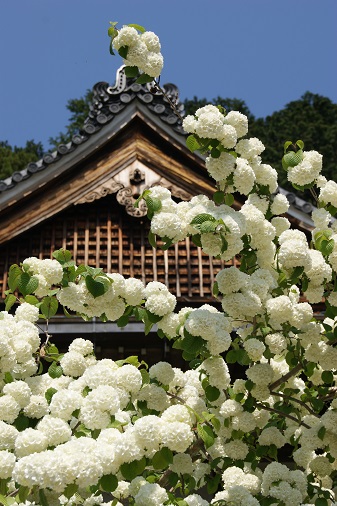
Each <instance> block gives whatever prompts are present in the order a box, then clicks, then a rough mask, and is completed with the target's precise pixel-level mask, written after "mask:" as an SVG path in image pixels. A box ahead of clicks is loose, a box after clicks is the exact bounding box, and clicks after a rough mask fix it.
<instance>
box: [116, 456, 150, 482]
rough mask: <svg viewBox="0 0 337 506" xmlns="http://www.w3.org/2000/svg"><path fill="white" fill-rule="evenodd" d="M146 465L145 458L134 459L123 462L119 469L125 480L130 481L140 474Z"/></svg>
mask: <svg viewBox="0 0 337 506" xmlns="http://www.w3.org/2000/svg"><path fill="white" fill-rule="evenodd" d="M145 467H146V458H145V457H143V458H142V459H141V460H134V461H133V462H128V463H127V462H125V463H124V464H122V465H121V467H120V471H121V473H122V475H123V477H124V478H125V479H126V480H127V481H132V480H133V479H134V478H136V476H140V475H141V474H142V473H143V471H144V469H145Z"/></svg>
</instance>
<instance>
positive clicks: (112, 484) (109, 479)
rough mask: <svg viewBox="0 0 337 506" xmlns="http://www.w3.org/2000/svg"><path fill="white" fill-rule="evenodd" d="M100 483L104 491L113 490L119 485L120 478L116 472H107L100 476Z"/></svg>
mask: <svg viewBox="0 0 337 506" xmlns="http://www.w3.org/2000/svg"><path fill="white" fill-rule="evenodd" d="M98 485H99V487H100V488H101V489H102V490H104V492H113V491H114V490H116V488H117V487H118V479H117V478H116V476H115V475H114V474H106V475H105V476H102V478H100V480H99V482H98Z"/></svg>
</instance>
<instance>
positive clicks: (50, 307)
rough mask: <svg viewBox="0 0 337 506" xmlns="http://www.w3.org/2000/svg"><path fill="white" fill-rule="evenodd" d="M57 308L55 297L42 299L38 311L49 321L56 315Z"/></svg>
mask: <svg viewBox="0 0 337 506" xmlns="http://www.w3.org/2000/svg"><path fill="white" fill-rule="evenodd" d="M58 307H59V303H58V300H57V299H56V298H55V297H44V299H43V301H42V304H41V306H40V311H41V313H42V314H43V316H44V317H45V318H46V319H47V320H49V318H51V317H52V316H55V315H56V313H57V310H58Z"/></svg>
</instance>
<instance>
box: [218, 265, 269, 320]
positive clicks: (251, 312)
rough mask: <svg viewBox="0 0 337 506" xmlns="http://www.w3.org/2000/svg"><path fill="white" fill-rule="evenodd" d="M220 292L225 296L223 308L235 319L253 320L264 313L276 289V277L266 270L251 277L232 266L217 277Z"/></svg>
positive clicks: (258, 270)
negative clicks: (266, 303)
mask: <svg viewBox="0 0 337 506" xmlns="http://www.w3.org/2000/svg"><path fill="white" fill-rule="evenodd" d="M215 279H216V281H217V283H218V288H219V292H221V293H222V294H223V298H222V308H223V310H224V311H225V313H227V314H228V315H229V316H230V317H232V318H233V319H237V320H241V319H243V320H244V319H248V320H250V319H252V318H254V317H255V316H257V315H261V314H262V313H263V312H264V303H265V302H266V300H268V299H269V298H270V296H271V295H270V292H271V290H272V289H273V288H275V287H276V281H275V277H274V276H273V274H272V272H271V271H269V270H266V269H257V270H256V271H255V272H254V273H253V274H251V275H249V274H246V273H245V272H242V271H240V270H239V269H238V268H236V267H234V266H232V267H228V268H226V269H222V270H221V271H220V272H218V274H217V275H216V278H215Z"/></svg>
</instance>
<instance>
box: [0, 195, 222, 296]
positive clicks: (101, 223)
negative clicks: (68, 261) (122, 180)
mask: <svg viewBox="0 0 337 506" xmlns="http://www.w3.org/2000/svg"><path fill="white" fill-rule="evenodd" d="M148 230H149V221H148V220H147V218H142V219H139V218H134V217H131V216H129V215H128V214H127V213H126V211H125V208H124V207H122V206H121V205H119V204H118V203H117V202H116V198H115V196H114V195H108V196H107V197H105V198H102V199H100V200H97V201H95V202H92V203H88V204H80V205H77V206H73V207H71V208H69V209H67V210H66V211H64V212H62V213H60V214H58V215H57V216H55V217H54V218H53V219H51V220H48V221H46V222H44V223H43V224H41V225H39V226H36V227H34V228H33V229H31V230H29V231H27V232H25V233H24V234H22V235H20V236H19V237H18V238H15V239H12V240H10V241H9V242H8V243H6V244H5V245H3V246H0V295H1V297H2V298H4V297H5V294H4V292H5V290H6V288H7V274H8V269H9V266H10V265H11V264H13V263H20V262H22V261H23V260H24V259H25V258H27V257H30V256H35V257H38V258H41V259H42V258H51V256H52V253H53V251H55V250H56V249H59V248H66V249H68V250H70V251H71V252H72V253H73V256H74V260H75V262H76V263H77V264H81V263H85V264H87V265H91V266H95V267H102V268H103V269H104V271H105V272H119V273H121V274H123V275H124V276H125V277H136V278H138V279H141V280H142V281H143V282H144V283H148V282H149V281H152V280H157V281H160V282H162V283H165V284H166V286H167V287H168V288H169V289H170V291H171V292H172V293H174V294H175V295H176V296H177V297H178V299H182V300H190V299H194V300H198V301H200V300H202V299H204V300H209V299H210V298H211V290H212V280H213V279H214V276H215V274H216V273H217V272H218V271H219V270H220V269H221V268H223V267H224V262H222V261H220V260H217V259H211V258H210V257H209V256H208V255H205V254H204V253H203V252H202V251H201V249H200V248H198V247H196V246H195V245H194V244H193V243H192V242H191V241H190V240H189V239H186V241H183V242H180V243H179V244H176V245H174V246H172V247H171V248H169V249H168V250H167V251H163V250H161V249H157V250H155V249H153V248H152V246H151V245H150V244H149V242H148V239H147V235H148ZM228 265H231V264H228Z"/></svg>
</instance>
